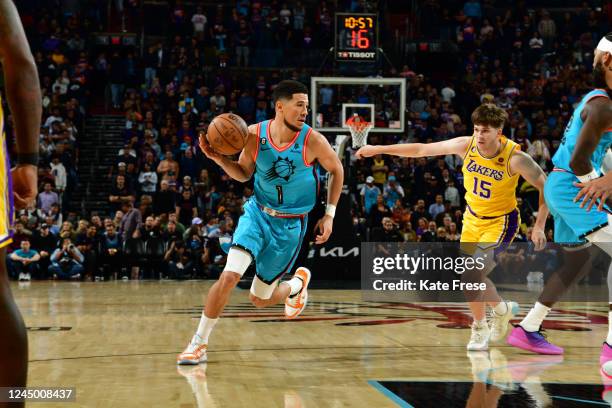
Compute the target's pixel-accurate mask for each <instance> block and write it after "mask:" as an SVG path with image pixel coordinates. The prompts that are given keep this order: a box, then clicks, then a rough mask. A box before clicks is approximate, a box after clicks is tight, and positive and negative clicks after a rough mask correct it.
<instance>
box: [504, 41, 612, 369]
mask: <svg viewBox="0 0 612 408" xmlns="http://www.w3.org/2000/svg"><path fill="white" fill-rule="evenodd" d="M611 70H612V33H610V34H607V35H606V36H605V37H604V38H602V39H601V41H600V42H599V44H598V45H597V48H596V49H595V53H594V59H593V78H594V82H595V87H596V88H597V89H594V90H592V91H591V92H589V93H587V94H586V95H585V96H584V97H583V98H582V100H581V101H580V103H579V104H578V106H577V107H576V109H575V110H574V114H573V115H572V117H571V119H570V121H569V123H568V125H567V127H566V129H565V133H564V135H563V139H562V141H561V144H560V146H559V149H558V150H557V152H556V153H555V155H554V156H553V164H554V165H555V169H554V170H553V172H552V173H551V174H550V175H549V177H548V180H547V181H546V186H545V188H544V193H545V197H546V202H547V203H548V205H549V207H550V210H551V213H552V215H553V216H554V218H555V242H559V243H563V244H570V245H573V248H568V251H580V252H585V251H584V248H585V247H587V246H588V245H589V244H590V243H595V244H597V246H599V247H600V248H602V249H603V250H604V251H606V252H607V253H608V254H609V255H612V249H611V245H612V226H610V224H609V219H610V215H609V214H608V213H607V212H603V211H592V212H590V213H589V212H587V208H590V207H591V205H592V204H597V205H598V206H599V208H600V209H602V210H603V209H604V204H605V203H604V201H601V200H600V201H599V202H596V200H597V198H603V199H604V200H605V198H607V196H606V194H605V192H606V191H607V190H609V188H606V186H605V182H606V180H608V179H609V177H610V176H607V177H604V178H602V179H598V177H599V175H600V168H601V166H602V163H603V161H604V158H605V156H606V153H607V151H608V149H609V147H610V145H611V144H612V101H611V100H610V94H611V89H612V72H611ZM578 182H580V184H579V183H578ZM580 187H583V190H580ZM595 193H597V195H595ZM579 198H584V202H582V203H580V202H578V199H579ZM589 200H590V202H589ZM587 203H589V205H588V206H587V208H583V206H584V204H587ZM566 258H567V257H566ZM571 258H574V259H575V258H576V255H575V253H572V256H571ZM569 272H570V273H573V274H574V275H576V274H577V273H578V269H574V270H573V271H569ZM611 272H612V264H611V265H610V267H609V269H608V291H609V298H610V301H611V302H612V273H611ZM549 281H550V279H549ZM554 283H555V282H554V281H553V282H547V283H546V287H545V288H544V290H545V291H548V292H549V293H550V295H549V298H552V300H550V301H548V302H544V301H542V296H540V301H539V302H537V303H536V304H535V305H534V307H533V308H532V309H531V310H530V311H529V313H528V314H527V316H525V318H524V319H523V320H522V321H521V322H520V323H519V325H517V326H516V327H515V328H514V329H513V330H512V332H511V334H510V335H509V336H508V343H510V344H512V345H514V346H516V347H519V348H522V349H525V350H529V351H533V352H536V353H540V354H561V353H563V348H561V347H558V346H556V345H553V344H551V343H550V342H548V341H547V340H546V339H545V338H544V337H542V336H541V335H540V334H539V328H540V326H541V324H542V322H543V321H544V319H545V318H546V315H547V314H548V312H549V311H550V308H551V307H552V305H553V304H554V303H555V301H557V300H558V299H559V297H560V296H561V295H562V294H563V291H564V289H565V288H566V287H567V285H564V286H561V285H554ZM543 295H544V293H543ZM610 320H612V303H610V315H609V321H610ZM610 344H612V326H611V325H610V323H608V336H607V337H606V341H605V342H604V343H603V346H602V349H601V355H600V363H601V365H602V366H604V365H605V363H606V362H608V361H611V360H612V347H611V346H610ZM603 368H604V370H605V371H606V372H607V374H608V375H612V370H611V369H610V368H612V367H608V369H607V370H606V368H605V366H604V367H603Z"/></svg>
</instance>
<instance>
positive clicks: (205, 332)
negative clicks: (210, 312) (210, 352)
mask: <svg viewBox="0 0 612 408" xmlns="http://www.w3.org/2000/svg"><path fill="white" fill-rule="evenodd" d="M218 320H219V318H216V319H210V318H208V317H206V315H204V313H202V317H201V318H200V324H199V325H198V331H197V332H196V334H197V335H198V336H200V338H201V339H202V344H208V336H210V333H211V332H212V329H213V328H214V327H215V324H217V321H218Z"/></svg>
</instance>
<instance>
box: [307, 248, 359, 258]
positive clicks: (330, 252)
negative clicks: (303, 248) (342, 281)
mask: <svg viewBox="0 0 612 408" xmlns="http://www.w3.org/2000/svg"><path fill="white" fill-rule="evenodd" d="M315 252H316V250H315V249H311V250H310V251H309V252H308V258H314V256H315ZM319 256H320V257H321V258H325V257H330V258H346V257H349V256H353V257H358V256H359V247H353V248H349V249H344V248H343V247H333V248H329V249H328V248H321V249H320V250H319Z"/></svg>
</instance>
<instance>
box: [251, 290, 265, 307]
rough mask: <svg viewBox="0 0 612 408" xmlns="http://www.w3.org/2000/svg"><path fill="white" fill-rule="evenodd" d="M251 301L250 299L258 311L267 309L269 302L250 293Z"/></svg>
mask: <svg viewBox="0 0 612 408" xmlns="http://www.w3.org/2000/svg"><path fill="white" fill-rule="evenodd" d="M249 299H250V301H251V303H252V304H253V306H255V307H256V308H258V309H259V308H262V307H266V306H267V305H268V300H266V299H261V298H258V297H257V296H255V295H253V294H252V293H249Z"/></svg>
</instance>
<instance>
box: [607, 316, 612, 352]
mask: <svg viewBox="0 0 612 408" xmlns="http://www.w3.org/2000/svg"><path fill="white" fill-rule="evenodd" d="M606 343H608V344H610V345H612V311H609V312H608V337H606Z"/></svg>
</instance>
